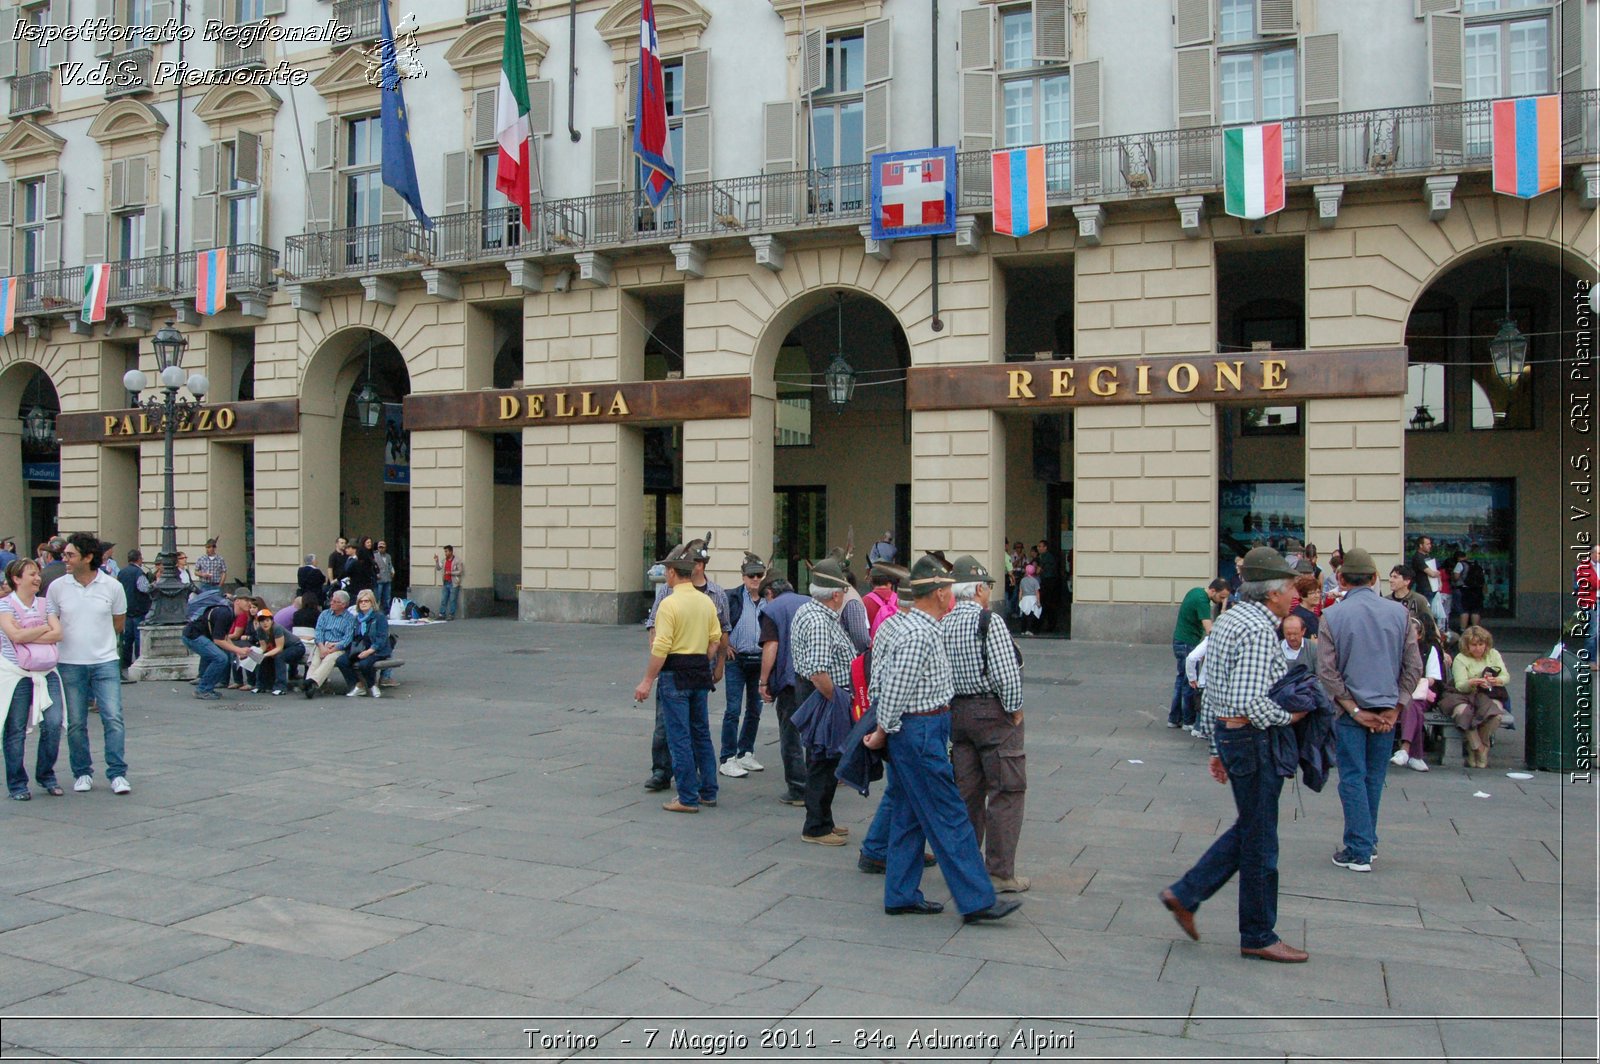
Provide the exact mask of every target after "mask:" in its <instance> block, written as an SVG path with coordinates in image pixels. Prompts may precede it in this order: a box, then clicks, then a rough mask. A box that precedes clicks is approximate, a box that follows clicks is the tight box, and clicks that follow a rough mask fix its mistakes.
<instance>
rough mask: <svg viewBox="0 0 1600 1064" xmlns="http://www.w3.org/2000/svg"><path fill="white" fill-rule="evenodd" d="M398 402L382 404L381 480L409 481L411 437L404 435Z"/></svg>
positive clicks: (402, 483)
mask: <svg viewBox="0 0 1600 1064" xmlns="http://www.w3.org/2000/svg"><path fill="white" fill-rule="evenodd" d="M402 409H404V408H403V407H402V406H401V405H400V404H399V403H384V404H383V482H384V483H385V484H399V485H402V486H409V485H410V483H411V439H410V437H408V436H407V435H406V432H405V426H404V422H403V421H402V419H401V410H402Z"/></svg>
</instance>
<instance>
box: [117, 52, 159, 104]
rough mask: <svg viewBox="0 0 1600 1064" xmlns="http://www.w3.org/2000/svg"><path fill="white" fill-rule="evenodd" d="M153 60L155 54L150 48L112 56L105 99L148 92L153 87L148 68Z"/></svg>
mask: <svg viewBox="0 0 1600 1064" xmlns="http://www.w3.org/2000/svg"><path fill="white" fill-rule="evenodd" d="M155 60H156V53H155V50H154V49H151V48H134V49H131V50H129V51H126V52H119V53H117V54H116V55H114V56H112V57H111V84H109V85H107V86H106V93H105V94H106V98H107V99H112V98H115V97H118V96H131V95H133V94H135V93H141V92H149V91H150V90H151V88H152V87H153V85H152V82H151V69H150V68H151V66H152V65H153V64H154V63H155Z"/></svg>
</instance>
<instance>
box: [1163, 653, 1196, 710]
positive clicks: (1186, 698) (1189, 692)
mask: <svg viewBox="0 0 1600 1064" xmlns="http://www.w3.org/2000/svg"><path fill="white" fill-rule="evenodd" d="M1193 650H1194V647H1193V646H1191V645H1190V644H1188V643H1180V642H1178V641H1177V640H1176V639H1174V640H1173V641H1172V656H1173V657H1175V658H1177V659H1178V675H1177V678H1176V679H1174V680H1173V681H1172V704H1171V705H1170V706H1168V707H1167V723H1168V724H1180V725H1182V726H1183V727H1185V728H1192V727H1194V721H1195V710H1194V688H1192V687H1190V686H1189V674H1188V673H1187V672H1185V671H1184V667H1183V665H1184V659H1185V658H1187V657H1188V656H1189V654H1190V653H1191V652H1192V651H1193Z"/></svg>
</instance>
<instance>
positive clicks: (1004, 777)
mask: <svg viewBox="0 0 1600 1064" xmlns="http://www.w3.org/2000/svg"><path fill="white" fill-rule="evenodd" d="M951 712H952V714H953V717H952V719H951V723H950V741H951V743H952V744H953V745H952V746H951V748H950V763H951V766H952V767H953V768H954V770H955V774H956V789H957V790H958V791H960V792H961V800H962V801H964V802H966V803H967V818H968V819H970V820H971V821H972V830H973V833H974V834H976V835H977V836H978V842H979V844H980V845H982V846H983V849H984V864H985V866H986V867H987V868H988V870H989V874H990V875H991V876H998V877H1000V878H1001V879H1010V878H1012V876H1014V875H1015V874H1016V865H1017V840H1018V838H1020V837H1021V835H1022V805H1023V799H1024V798H1025V797H1026V795H1027V790H1028V762H1027V756H1026V755H1025V754H1024V753H1023V752H1022V723H1021V722H1020V721H1018V722H1017V723H1012V721H1013V717H1012V715H1011V714H1010V713H1007V712H1006V711H1005V710H1004V709H1003V708H1001V705H1000V700H999V699H998V698H995V697H994V696H993V695H987V696H981V697H977V698H966V697H960V696H958V697H957V698H956V699H955V701H954V702H952V703H951Z"/></svg>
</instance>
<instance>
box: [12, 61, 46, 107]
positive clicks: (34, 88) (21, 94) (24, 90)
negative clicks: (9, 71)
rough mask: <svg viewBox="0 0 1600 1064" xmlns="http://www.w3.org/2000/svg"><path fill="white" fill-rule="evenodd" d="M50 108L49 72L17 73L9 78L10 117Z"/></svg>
mask: <svg viewBox="0 0 1600 1064" xmlns="http://www.w3.org/2000/svg"><path fill="white" fill-rule="evenodd" d="M48 110H50V72H49V71H48V70H41V71H40V72H39V73H37V74H18V75H17V76H16V77H14V78H12V79H11V117H12V118H21V117H22V116H23V115H32V114H38V113H39V112H41V111H48Z"/></svg>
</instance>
